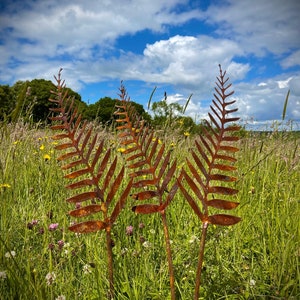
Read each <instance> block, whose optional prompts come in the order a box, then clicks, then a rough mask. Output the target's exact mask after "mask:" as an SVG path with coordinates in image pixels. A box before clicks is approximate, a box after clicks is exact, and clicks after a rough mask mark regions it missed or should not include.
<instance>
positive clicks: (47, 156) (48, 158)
mask: <svg viewBox="0 0 300 300" xmlns="http://www.w3.org/2000/svg"><path fill="white" fill-rule="evenodd" d="M43 158H44V160H45V161H47V160H50V158H51V156H50V155H49V154H44V155H43Z"/></svg>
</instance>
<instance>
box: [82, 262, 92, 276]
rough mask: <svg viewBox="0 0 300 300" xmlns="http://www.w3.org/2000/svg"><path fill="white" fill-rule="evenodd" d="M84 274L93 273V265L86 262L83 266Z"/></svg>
mask: <svg viewBox="0 0 300 300" xmlns="http://www.w3.org/2000/svg"><path fill="white" fill-rule="evenodd" d="M82 271H83V274H90V273H92V270H91V266H90V265H89V264H85V265H84V266H83V268H82Z"/></svg>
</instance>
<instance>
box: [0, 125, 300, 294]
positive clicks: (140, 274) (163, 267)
mask: <svg viewBox="0 0 300 300" xmlns="http://www.w3.org/2000/svg"><path fill="white" fill-rule="evenodd" d="M101 134H106V135H107V138H106V140H107V142H108V143H110V144H111V143H115V148H114V151H116V153H117V155H120V159H122V156H121V153H119V152H118V148H119V146H118V144H117V143H116V141H115V140H114V136H113V135H110V134H108V133H106V132H105V131H103V132H102V133H101ZM50 135H51V133H50V131H48V130H47V129H46V130H39V129H37V128H29V127H28V126H26V125H24V124H22V123H18V124H16V125H3V126H2V127H1V128H0V137H1V140H0V236H1V238H0V299H4V300H5V299H9V300H10V299H49V300H50V299H51V300H52V299H62V298H59V296H62V295H64V296H65V297H66V299H104V298H106V291H107V285H108V282H107V281H108V279H107V276H106V259H105V255H106V254H105V249H103V248H102V247H101V245H102V244H105V236H104V234H103V233H101V232H99V233H97V234H92V235H74V233H72V232H69V231H68V230H67V227H68V226H69V225H70V222H71V220H70V218H69V216H68V215H66V212H67V211H68V210H69V209H70V206H69V205H68V204H67V203H65V199H66V198H67V197H68V195H67V193H68V191H66V190H65V188H64V186H65V185H66V183H65V182H64V180H63V179H62V178H63V175H62V171H61V170H60V168H58V166H57V165H58V164H59V163H58V162H57V161H56V155H57V154H56V152H55V150H54V145H53V141H52V140H51V138H50ZM192 138H193V137H191V136H189V137H184V136H175V135H172V133H170V134H168V135H167V138H166V140H165V141H166V144H167V145H169V147H170V148H172V149H173V150H172V155H173V156H174V157H177V159H178V168H180V167H181V164H183V163H184V161H185V157H186V156H187V155H189V154H188V153H189V150H188V149H189V147H191V145H192V143H191V139H192ZM240 143H241V145H240V149H241V150H240V152H239V154H238V155H239V157H238V170H239V171H238V172H239V174H238V176H237V177H238V178H239V181H238V182H237V183H236V184H237V188H238V189H239V190H240V192H239V194H238V196H237V199H236V200H237V201H238V202H240V203H241V204H240V206H239V207H238V208H237V209H236V210H235V214H236V215H239V216H241V217H242V219H243V221H242V222H240V223H239V224H237V225H235V226H234V227H215V226H210V227H209V230H208V238H207V245H206V247H207V248H206V253H205V262H204V270H203V272H202V276H203V279H202V287H201V292H200V294H201V295H202V297H203V298H201V299H298V298H299V297H300V270H299V268H300V264H299V259H300V229H299V215H300V186H299V182H300V170H299V159H300V155H299V137H297V136H294V135H293V134H292V133H291V134H288V133H284V134H280V133H277V134H276V135H275V134H273V135H272V134H271V135H268V136H259V135H252V136H248V137H246V138H243V139H241V141H240ZM174 144H176V146H175V147H174ZM131 201H132V202H131ZM133 202H134V201H133V200H129V203H128V204H127V205H128V207H126V208H125V209H124V211H123V212H122V213H121V215H120V217H119V219H118V220H117V222H116V223H115V226H114V228H113V232H112V234H113V240H114V243H115V246H114V248H113V254H114V263H115V286H116V297H115V298H116V299H170V291H169V277H168V266H167V264H166V257H165V255H166V254H165V251H164V249H163V247H162V245H163V243H164V238H163V232H162V227H161V224H160V219H159V218H157V217H156V216H155V215H153V216H144V215H135V214H133V213H132V211H131V210H130V208H131V207H132V206H133V205H134V203H133ZM167 214H168V220H169V223H170V237H171V240H172V249H173V257H174V267H175V285H176V289H177V291H176V292H177V295H178V299H186V300H189V299H192V297H193V293H194V280H195V270H196V266H197V254H198V250H199V241H198V239H197V238H196V237H197V236H199V232H200V230H201V224H200V222H199V221H198V219H197V218H196V216H194V214H193V212H192V211H191V208H190V207H189V206H188V204H187V203H186V201H184V199H183V198H182V196H181V194H180V193H177V194H176V196H175V199H174V201H173V202H172V203H171V205H170V207H169V208H168V210H167ZM56 224H58V225H56ZM50 225H51V226H52V227H51V226H50ZM130 225H131V226H133V231H132V232H128V231H127V232H126V228H127V226H130ZM49 226H50V229H49ZM56 226H57V228H55V227H56ZM99 240H102V241H103V243H99ZM12 251H13V252H12ZM10 254H11V255H10ZM14 254H15V255H14ZM52 272H53V273H52ZM47 274H48V277H47V278H48V284H47V278H46V276H47ZM49 274H50V275H49ZM53 274H54V275H55V278H54V277H52V279H53V281H51V275H53Z"/></svg>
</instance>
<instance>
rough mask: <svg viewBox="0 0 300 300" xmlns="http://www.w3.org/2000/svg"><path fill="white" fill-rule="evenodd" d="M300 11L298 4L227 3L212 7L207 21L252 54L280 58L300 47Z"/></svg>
mask: <svg viewBox="0 0 300 300" xmlns="http://www.w3.org/2000/svg"><path fill="white" fill-rule="evenodd" d="M299 11H300V1H298V0H289V1H282V0H272V1H261V0H252V1H248V0H239V1H236V0H227V1H224V2H222V3H218V4H216V5H213V6H211V7H209V8H208V10H207V11H206V20H207V22H208V23H212V24H218V25H219V26H218V29H217V33H218V34H219V35H220V36H221V37H224V38H230V39H232V40H234V41H237V42H238V43H239V44H240V45H241V47H243V49H245V51H247V52H248V53H255V54H256V55H265V54H266V52H270V53H274V54H277V55H278V54H283V53H285V52H286V51H287V49H295V48H299V46H300V39H299V28H300V18H299Z"/></svg>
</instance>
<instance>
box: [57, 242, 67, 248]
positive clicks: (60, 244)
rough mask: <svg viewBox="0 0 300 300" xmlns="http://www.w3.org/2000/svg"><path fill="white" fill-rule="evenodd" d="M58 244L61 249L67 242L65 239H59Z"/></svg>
mask: <svg viewBox="0 0 300 300" xmlns="http://www.w3.org/2000/svg"><path fill="white" fill-rule="evenodd" d="M57 244H58V248H59V249H62V248H63V246H64V244H65V242H64V241H63V240H59V241H58V242H57Z"/></svg>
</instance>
